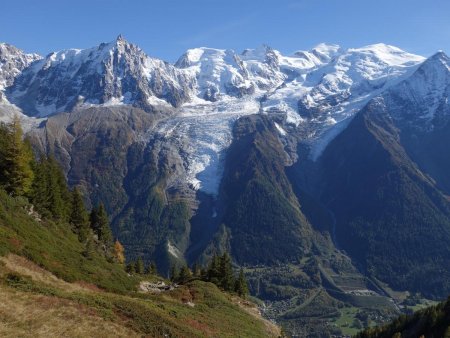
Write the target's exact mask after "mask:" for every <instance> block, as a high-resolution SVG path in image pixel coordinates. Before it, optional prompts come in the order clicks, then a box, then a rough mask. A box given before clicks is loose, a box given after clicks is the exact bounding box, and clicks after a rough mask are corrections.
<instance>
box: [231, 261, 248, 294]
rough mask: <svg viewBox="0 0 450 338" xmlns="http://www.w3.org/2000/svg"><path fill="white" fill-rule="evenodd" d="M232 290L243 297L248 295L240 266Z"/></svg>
mask: <svg viewBox="0 0 450 338" xmlns="http://www.w3.org/2000/svg"><path fill="white" fill-rule="evenodd" d="M234 291H235V292H236V293H237V294H238V295H239V296H240V297H243V298H245V297H246V296H247V295H248V285H247V280H246V279H245V276H244V270H243V269H242V268H241V270H240V271H239V277H238V278H237V279H236V282H235V284H234Z"/></svg>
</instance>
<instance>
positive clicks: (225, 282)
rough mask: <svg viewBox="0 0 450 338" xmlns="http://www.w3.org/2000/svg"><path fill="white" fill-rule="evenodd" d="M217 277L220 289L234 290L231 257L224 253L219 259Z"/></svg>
mask: <svg viewBox="0 0 450 338" xmlns="http://www.w3.org/2000/svg"><path fill="white" fill-rule="evenodd" d="M219 276H220V277H219V281H220V283H219V285H220V287H222V289H224V290H225V291H232V290H233V288H234V276H233V267H232V265H231V257H230V255H229V254H228V253H226V252H225V253H224V254H223V255H222V256H221V257H220V265H219Z"/></svg>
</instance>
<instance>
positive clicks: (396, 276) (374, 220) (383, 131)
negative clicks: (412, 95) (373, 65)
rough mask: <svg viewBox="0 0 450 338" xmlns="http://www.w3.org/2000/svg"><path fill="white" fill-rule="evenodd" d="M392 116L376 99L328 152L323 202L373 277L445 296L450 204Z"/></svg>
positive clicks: (345, 243) (449, 279) (343, 242)
mask: <svg viewBox="0 0 450 338" xmlns="http://www.w3.org/2000/svg"><path fill="white" fill-rule="evenodd" d="M388 109H389V108H388V107H386V106H385V103H384V101H383V100H382V98H377V99H374V100H373V101H371V102H370V103H369V104H368V105H367V106H366V107H365V108H364V109H363V111H362V112H361V113H359V114H358V115H357V117H355V119H354V120H353V121H352V122H351V123H350V125H349V127H348V128H347V129H346V130H345V131H343V132H342V134H340V135H339V136H338V137H337V138H336V139H335V140H334V141H333V142H332V143H331V144H330V146H329V147H328V148H327V149H326V150H325V152H324V154H323V156H322V157H321V159H320V164H321V167H322V168H323V173H322V177H321V180H322V182H323V187H322V190H321V200H322V201H323V203H324V204H325V205H326V206H327V207H329V208H330V210H331V211H332V212H333V214H334V216H335V218H336V235H337V242H338V243H339V245H340V246H342V248H343V249H345V250H346V251H347V252H348V253H349V254H350V255H351V256H352V257H353V258H354V259H355V260H356V261H357V262H359V263H360V264H361V265H362V266H363V268H364V269H365V270H366V271H367V273H368V274H369V275H371V276H374V277H376V278H378V279H380V280H382V281H385V282H388V283H389V285H391V286H392V287H394V288H396V289H399V290H412V291H419V292H422V293H423V294H425V295H427V296H429V297H442V296H444V295H446V294H449V293H450V287H449V285H450V271H448V269H447V267H448V266H449V264H450V260H449V259H450V258H449V257H450V246H449V245H448V243H449V242H450V203H449V201H448V199H447V198H446V197H445V196H444V195H443V194H442V193H441V191H439V190H438V189H437V188H436V186H435V185H434V182H433V181H432V180H431V179H430V178H429V177H427V176H426V175H424V174H423V172H421V171H420V170H419V168H418V167H417V165H416V164H415V163H414V162H413V161H412V160H411V158H410V157H409V156H408V154H407V152H406V151H405V149H404V147H403V146H402V145H401V142H400V135H399V132H398V129H397V128H396V126H395V125H394V123H393V120H392V118H391V117H390V115H389V110H388ZM430 275H434V276H435V278H433V280H430V279H429V278H428V276H430Z"/></svg>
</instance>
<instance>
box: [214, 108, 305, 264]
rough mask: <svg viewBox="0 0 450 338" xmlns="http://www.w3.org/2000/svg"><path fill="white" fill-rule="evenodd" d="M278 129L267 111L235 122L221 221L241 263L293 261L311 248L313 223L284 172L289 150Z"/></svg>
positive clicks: (223, 184) (225, 179) (223, 185)
mask: <svg viewBox="0 0 450 338" xmlns="http://www.w3.org/2000/svg"><path fill="white" fill-rule="evenodd" d="M277 134H278V132H277V130H276V128H275V126H274V124H273V123H272V122H270V120H269V119H268V118H266V117H264V116H249V117H245V118H241V119H240V120H238V121H237V123H236V125H235V127H234V140H233V143H232V145H231V147H230V149H229V150H228V154H227V160H226V164H225V176H224V179H223V181H222V187H223V195H222V196H223V197H222V198H223V199H224V200H225V201H224V202H225V204H226V209H225V210H224V211H223V212H224V215H223V222H224V224H225V225H226V226H227V227H229V228H230V229H231V240H230V246H231V252H232V254H233V257H234V258H235V259H236V261H237V262H239V263H246V264H258V263H263V264H274V263H276V262H283V261H284V262H287V261H292V260H294V261H295V260H296V259H297V257H302V256H304V255H305V254H306V253H308V252H310V250H311V246H312V242H311V237H312V229H311V225H310V224H309V223H308V221H307V220H306V218H305V216H304V215H303V214H302V212H301V211H300V205H299V204H298V201H297V198H296V197H295V195H294V193H293V191H292V188H291V185H290V183H289V180H288V178H287V177H286V174H285V172H284V166H285V164H286V163H285V162H284V161H286V160H287V155H286V154H285V153H284V151H283V145H282V143H281V142H280V140H279V139H278V137H277Z"/></svg>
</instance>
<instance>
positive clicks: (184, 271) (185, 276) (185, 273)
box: [178, 265, 192, 283]
mask: <svg viewBox="0 0 450 338" xmlns="http://www.w3.org/2000/svg"><path fill="white" fill-rule="evenodd" d="M191 277H192V272H191V270H189V268H188V267H187V266H186V265H183V267H182V268H181V269H180V274H179V276H178V281H179V282H180V283H185V282H187V281H188V280H189V279H190V278H191Z"/></svg>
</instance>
